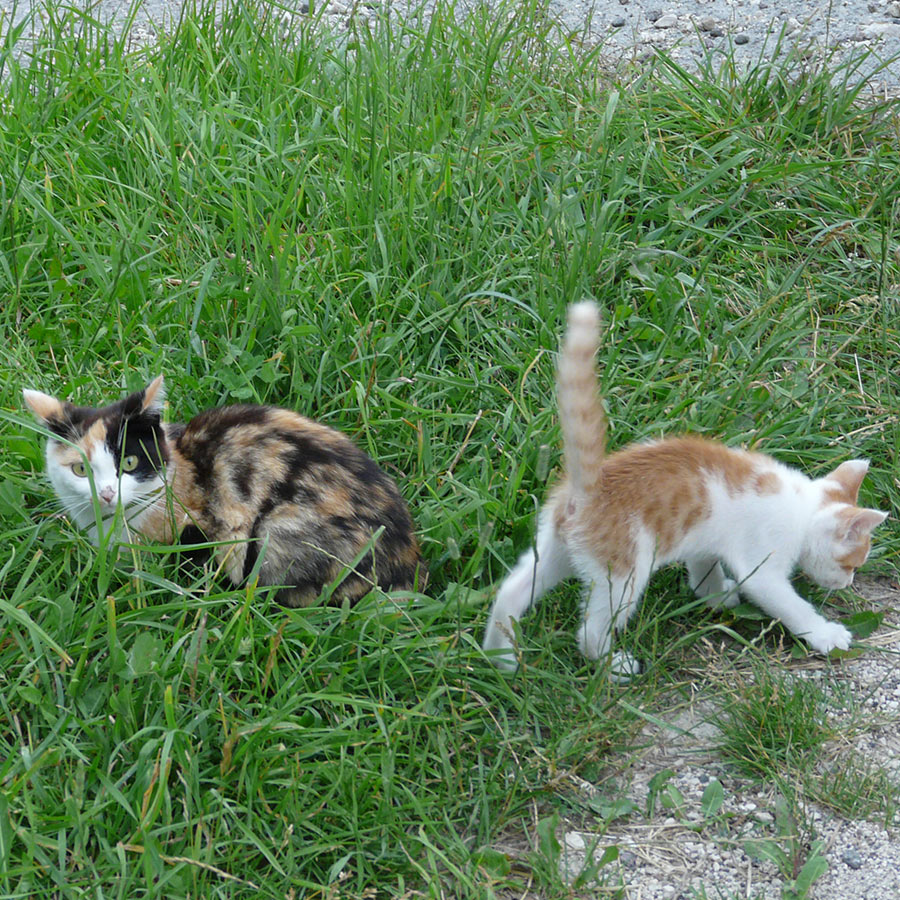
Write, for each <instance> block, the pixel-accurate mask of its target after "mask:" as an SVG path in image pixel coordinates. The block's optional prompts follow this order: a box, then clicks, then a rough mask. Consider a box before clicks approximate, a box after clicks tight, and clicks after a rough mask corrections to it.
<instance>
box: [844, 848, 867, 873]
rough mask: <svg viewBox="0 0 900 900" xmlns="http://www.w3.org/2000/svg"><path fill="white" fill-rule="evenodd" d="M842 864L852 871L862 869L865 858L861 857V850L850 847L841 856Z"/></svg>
mask: <svg viewBox="0 0 900 900" xmlns="http://www.w3.org/2000/svg"><path fill="white" fill-rule="evenodd" d="M841 862H844V863H846V864H847V865H848V866H850V868H851V869H861V868H862V865H863V858H862V856H860V853H859V850H857V849H856V847H848V848H847V849H846V850H845V851H844V852H843V853H842V854H841Z"/></svg>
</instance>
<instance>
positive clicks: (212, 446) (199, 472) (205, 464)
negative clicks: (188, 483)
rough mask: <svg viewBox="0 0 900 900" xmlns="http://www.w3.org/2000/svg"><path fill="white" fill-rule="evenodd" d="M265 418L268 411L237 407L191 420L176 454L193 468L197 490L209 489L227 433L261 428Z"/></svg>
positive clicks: (255, 407)
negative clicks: (249, 427)
mask: <svg viewBox="0 0 900 900" xmlns="http://www.w3.org/2000/svg"><path fill="white" fill-rule="evenodd" d="M268 415H269V410H268V407H265V406H243V405H240V406H224V407H222V408H221V409H208V410H206V412H202V413H200V415H198V416H195V417H194V418H193V419H191V421H190V422H189V423H188V424H187V425H186V426H185V428H184V430H183V431H182V433H181V434H180V435H179V436H178V438H177V439H176V441H177V446H178V449H179V451H180V452H181V453H183V454H184V455H185V457H187V459H189V460H190V461H191V462H192V463H193V465H194V470H195V472H196V478H197V485H198V487H200V488H201V489H203V490H204V491H209V490H211V489H212V487H213V468H214V466H215V461H216V456H217V455H218V454H219V451H220V449H221V447H222V444H223V443H224V442H225V440H226V435H227V433H228V432H229V431H230V430H231V429H232V428H238V427H240V426H242V425H261V424H263V423H264V422H265V421H266V419H267V418H268Z"/></svg>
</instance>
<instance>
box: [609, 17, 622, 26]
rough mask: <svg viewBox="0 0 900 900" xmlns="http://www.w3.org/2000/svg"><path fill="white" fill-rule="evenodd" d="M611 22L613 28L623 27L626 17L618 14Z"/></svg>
mask: <svg viewBox="0 0 900 900" xmlns="http://www.w3.org/2000/svg"><path fill="white" fill-rule="evenodd" d="M609 24H610V25H612V27H613V28H621V27H622V26H623V25H624V24H625V19H624V18H623V17H622V16H616V18H615V19H613V20H612V22H610V23H609Z"/></svg>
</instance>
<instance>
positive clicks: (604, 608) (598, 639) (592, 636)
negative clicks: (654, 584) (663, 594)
mask: <svg viewBox="0 0 900 900" xmlns="http://www.w3.org/2000/svg"><path fill="white" fill-rule="evenodd" d="M646 582H647V577H646V576H643V577H641V578H640V579H638V577H637V576H636V573H635V572H631V573H629V575H627V576H626V577H619V576H614V575H613V574H612V573H606V574H605V575H604V574H601V573H599V572H595V573H594V578H593V579H592V580H591V581H590V582H589V584H590V587H589V593H588V597H587V602H586V604H585V611H584V622H583V624H582V626H581V629H580V630H579V632H578V646H579V648H580V649H581V652H582V653H583V654H584V655H585V656H586V657H587V658H588V659H601V658H602V657H604V656H606V654H607V653H609V650H610V644H611V641H612V633H613V631H614V630H620V629H621V628H622V627H623V626H624V625H625V623H626V622H627V621H628V619H629V618H631V615H632V613H633V612H634V610H635V609H636V608H637V604H638V601H639V600H640V598H641V594H642V593H643V591H644V587H645V585H646ZM640 671H641V664H640V662H639V661H638V660H637V659H635V658H634V657H633V656H632V655H631V654H630V653H626V652H625V651H624V650H620V651H617V652H616V653H614V654H613V655H612V659H611V660H610V678H611V679H612V680H613V681H617V682H620V683H624V682H627V681H629V680H630V679H631V678H632V677H633V676H635V675H637V674H639V673H640Z"/></svg>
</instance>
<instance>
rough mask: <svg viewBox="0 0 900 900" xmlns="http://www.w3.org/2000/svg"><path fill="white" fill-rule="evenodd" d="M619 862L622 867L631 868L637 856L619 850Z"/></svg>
mask: <svg viewBox="0 0 900 900" xmlns="http://www.w3.org/2000/svg"><path fill="white" fill-rule="evenodd" d="M619 862H620V863H622V865H623V866H627V867H628V868H631V867H632V866H633V865H634V864H635V863H636V862H637V855H636V854H634V853H632V852H631V851H630V850H620V851H619Z"/></svg>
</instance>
